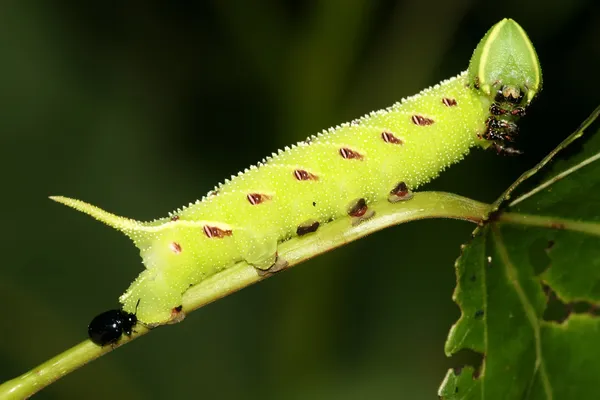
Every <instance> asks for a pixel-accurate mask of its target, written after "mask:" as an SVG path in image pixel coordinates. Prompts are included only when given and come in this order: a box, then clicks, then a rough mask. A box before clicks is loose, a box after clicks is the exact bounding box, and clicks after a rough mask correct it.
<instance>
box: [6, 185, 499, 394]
mask: <svg viewBox="0 0 600 400" xmlns="http://www.w3.org/2000/svg"><path fill="white" fill-rule="evenodd" d="M369 209H370V210H372V211H375V215H374V216H373V217H371V218H369V219H367V220H364V221H362V222H360V223H358V224H357V223H354V224H353V222H356V221H353V220H352V219H350V218H342V219H339V220H336V221H332V222H330V223H328V224H325V225H324V226H322V227H320V228H319V230H318V231H317V232H315V233H312V234H309V235H306V236H303V237H294V238H292V239H290V240H288V241H286V242H284V243H282V244H281V245H280V246H279V248H278V255H279V257H280V259H283V260H285V261H287V262H288V264H287V266H286V269H287V268H289V267H292V266H294V265H296V264H299V263H301V262H302V261H305V260H308V259H310V258H312V257H315V256H317V255H319V254H322V253H325V252H327V251H330V250H333V249H335V248H337V247H339V246H342V245H344V244H346V243H349V242H352V241H354V240H357V239H360V238H362V237H364V236H366V235H369V234H371V233H373V232H376V231H379V230H382V229H384V228H387V227H389V226H392V225H398V224H401V223H405V222H409V221H414V220H419V219H425V218H452V219H459V220H465V221H470V222H475V223H480V222H482V221H483V220H484V219H485V218H486V217H487V215H488V213H489V211H490V210H491V206H490V205H488V204H483V203H479V202H477V201H474V200H471V199H467V198H465V197H461V196H457V195H454V194H450V193H442V192H420V193H415V195H414V197H413V198H412V199H410V200H407V201H403V202H399V203H388V202H385V203H380V204H374V205H373V206H370V207H369ZM271 275H273V274H272V273H266V274H264V273H258V272H257V270H256V269H255V268H254V267H252V266H250V265H248V264H246V263H244V262H240V263H237V264H235V265H234V266H232V267H231V268H227V269H225V270H223V271H222V272H220V273H218V274H216V275H213V276H211V277H210V278H208V279H206V280H204V281H202V282H201V283H199V284H198V285H196V286H194V287H192V288H190V289H189V290H188V291H187V292H186V293H185V294H184V296H183V311H182V314H181V316H182V317H183V316H185V315H186V314H187V313H189V312H191V311H193V310H195V309H197V308H200V307H202V306H204V305H206V304H209V303H212V302H213V301H215V300H218V299H220V298H222V297H225V296H227V295H228V294H231V293H233V292H236V291H238V290H240V289H242V288H244V287H246V286H249V285H251V284H253V283H256V282H258V281H261V280H263V279H265V278H267V277H269V276H271ZM179 321H181V319H178V321H177V322H179ZM150 330H151V329H149V328H148V327H146V326H144V325H143V324H141V323H138V324H137V325H136V327H135V332H134V333H133V334H132V335H131V337H127V336H123V337H122V338H121V339H120V340H119V342H118V343H117V344H116V345H113V346H110V345H109V346H104V347H100V346H97V345H95V344H94V343H92V342H91V341H90V340H86V341H84V342H82V343H79V344H78V345H76V346H74V347H72V348H70V349H68V350H66V351H65V352H63V353H61V354H59V355H57V356H55V357H54V358H52V359H50V360H48V361H46V362H44V363H43V364H41V365H39V366H37V367H35V368H34V369H32V370H30V371H28V372H26V373H25V374H23V375H21V376H19V377H17V378H14V379H12V380H9V381H7V382H4V383H3V384H1V385H0V398H1V399H23V398H27V397H29V396H31V395H33V394H35V393H36V392H38V391H39V390H41V389H43V388H44V387H46V386H48V385H50V384H51V383H53V382H55V381H56V380H58V379H60V378H62V377H63V376H65V375H67V374H68V373H70V372H72V371H74V370H76V369H77V368H79V367H81V366H83V365H85V364H87V363H88V362H90V361H92V360H94V359H96V358H98V357H100V356H102V355H104V354H106V353H109V352H111V351H112V350H114V349H115V348H117V347H120V346H122V345H124V344H126V343H128V342H129V341H131V340H134V339H136V338H138V337H139V336H142V335H144V334H146V333H148V332H149V331H150Z"/></svg>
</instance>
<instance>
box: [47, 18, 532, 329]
mask: <svg viewBox="0 0 600 400" xmlns="http://www.w3.org/2000/svg"><path fill="white" fill-rule="evenodd" d="M541 85H542V76H541V69H540V66H539V60H538V58H537V55H536V53H535V50H534V49H533V45H532V44H531V42H530V40H529V38H528V37H527V34H526V33H525V31H524V30H523V29H522V28H521V27H520V26H519V25H518V24H517V23H516V22H515V21H513V20H510V19H503V20H502V21H500V22H498V23H497V24H496V25H494V26H493V27H492V29H490V30H489V31H488V33H487V34H486V35H485V36H484V38H483V39H482V40H481V42H480V43H479V45H478V46H477V48H476V49H475V51H474V53H473V57H472V58H471V63H470V65H469V70H468V72H464V73H462V74H461V75H459V76H457V77H455V78H452V79H449V80H447V81H444V82H442V83H440V84H439V85H436V86H434V87H432V88H429V89H426V90H424V91H422V92H421V93H419V94H418V95H416V96H413V97H410V98H408V99H404V100H402V101H401V102H399V103H397V104H395V105H394V106H392V107H390V108H388V109H386V110H382V111H377V112H373V113H371V114H369V115H366V116H364V117H362V118H360V119H358V120H355V121H353V122H351V123H348V124H344V125H341V126H339V127H336V128H333V129H330V130H328V131H326V132H323V133H321V134H320V135H318V136H313V137H310V138H309V139H307V140H306V141H304V142H301V143H298V144H296V145H295V146H292V147H291V148H286V149H285V150H283V151H280V152H279V153H278V154H273V156H272V157H269V158H267V159H264V160H263V161H262V162H260V163H259V164H258V165H256V166H253V167H251V168H250V169H248V170H246V171H244V172H243V173H240V174H239V175H237V176H235V177H232V178H231V180H228V181H226V182H225V183H223V184H222V185H220V186H218V187H217V188H215V190H214V191H212V192H210V193H209V194H208V195H207V196H206V197H204V198H203V199H202V200H201V201H197V202H196V203H194V204H190V205H189V206H188V207H187V208H184V209H180V210H177V211H175V212H174V213H172V214H171V215H170V216H169V217H167V218H163V219H160V220H156V221H153V222H148V223H143V222H138V221H135V220H131V219H128V218H123V217H118V216H116V215H113V214H110V213H108V212H106V211H103V210H101V209H99V208H98V207H95V206H92V205H90V204H87V203H84V202H82V201H80V200H74V199H69V198H65V197H53V199H54V200H56V201H59V202H61V203H64V204H66V205H68V206H71V207H73V208H75V209H77V210H80V211H83V212H85V213H87V214H90V215H92V216H93V217H95V218H97V219H99V220H100V221H102V222H105V223H106V224H108V225H110V226H112V227H114V228H116V229H118V230H120V231H122V232H124V233H125V234H127V235H128V236H129V237H130V238H132V239H133V241H134V242H135V244H136V245H137V246H138V247H139V249H140V252H141V256H142V259H143V262H144V265H145V266H146V270H145V271H143V272H142V273H141V274H140V275H139V276H138V278H137V279H136V280H135V281H134V282H133V283H132V284H131V286H130V287H129V289H128V290H127V291H126V292H125V294H124V295H123V296H121V298H120V301H121V303H123V309H124V310H125V311H126V312H129V313H135V312H136V310H137V318H138V320H140V321H142V322H144V323H146V324H152V325H154V324H161V323H166V322H169V321H170V320H173V319H177V312H178V310H180V309H179V308H178V306H179V305H181V302H182V296H183V293H184V292H185V291H186V290H187V289H188V288H189V287H190V286H191V285H195V284H197V283H199V282H201V281H202V280H203V279H205V278H207V277H208V276H211V275H214V274H215V273H217V272H218V271H220V270H223V269H225V268H228V267H230V266H232V265H233V264H234V263H236V262H238V261H246V262H247V263H248V264H250V265H253V266H255V267H256V268H258V269H260V270H267V269H269V268H270V267H271V266H275V268H273V269H271V270H270V271H271V272H273V271H274V270H275V269H276V268H277V267H281V266H282V264H284V261H285V260H277V247H278V245H279V244H280V243H281V242H283V241H285V240H287V239H289V238H291V237H293V236H294V235H304V234H310V233H311V232H314V231H316V230H318V229H319V227H320V226H321V225H322V224H326V223H328V222H330V221H332V220H335V219H339V218H350V219H351V221H352V222H353V223H354V222H357V220H358V221H360V220H361V219H364V218H368V217H369V216H370V215H372V212H371V211H370V210H369V207H370V206H371V205H372V204H373V203H376V202H380V201H392V202H394V201H398V200H402V199H407V198H409V197H410V196H409V189H415V188H417V187H419V186H421V185H423V184H424V183H426V182H428V181H430V180H431V179H433V178H435V177H436V176H437V175H438V174H439V173H440V172H441V171H443V170H444V169H445V168H446V167H448V166H449V165H450V164H452V163H455V162H457V161H459V160H461V159H462V158H463V157H464V156H465V155H466V154H467V152H468V151H469V149H470V148H471V147H473V146H476V145H480V146H482V147H488V146H490V145H493V147H494V148H495V149H496V150H497V151H498V152H505V153H507V154H518V150H515V149H512V148H511V147H508V146H507V144H508V143H510V142H511V141H512V140H513V139H514V137H515V136H516V135H517V134H518V128H517V126H516V124H515V121H516V120H517V119H518V118H519V117H520V116H522V115H524V114H525V109H526V107H527V106H528V105H529V103H530V102H531V100H532V99H533V98H534V97H535V95H536V93H538V92H539V90H541ZM276 261H277V263H276ZM138 302H139V307H136V306H137V304H138Z"/></svg>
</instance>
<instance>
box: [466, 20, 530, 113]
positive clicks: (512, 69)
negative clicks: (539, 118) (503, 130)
mask: <svg viewBox="0 0 600 400" xmlns="http://www.w3.org/2000/svg"><path fill="white" fill-rule="evenodd" d="M469 82H470V84H471V85H472V86H473V87H475V88H476V89H478V90H480V91H481V92H482V94H483V95H485V96H489V97H490V99H491V100H492V101H494V102H496V103H501V104H505V105H506V106H507V107H509V108H511V109H514V108H517V107H527V106H528V105H529V103H531V101H532V100H533V98H534V97H535V95H536V94H537V93H538V92H539V91H540V90H541V88H542V70H541V68H540V63H539V60H538V56H537V54H536V52H535V49H534V48H533V44H532V43H531V41H530V40H529V38H528V37H527V34H526V33H525V31H524V30H523V28H521V26H519V24H517V23H516V22H515V21H513V20H512V19H509V18H505V19H503V20H502V21H500V22H498V23H497V24H496V25H494V26H493V27H492V28H491V29H490V30H489V31H488V33H487V34H486V35H485V36H484V37H483V39H481V42H479V45H478V46H477V48H476V49H475V52H474V53H473V57H472V58H471V63H470V64H469Z"/></svg>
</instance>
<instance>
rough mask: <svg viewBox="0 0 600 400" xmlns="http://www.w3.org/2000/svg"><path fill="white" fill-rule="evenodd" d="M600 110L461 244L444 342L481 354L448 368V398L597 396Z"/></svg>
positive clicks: (444, 390) (450, 349) (451, 350)
mask: <svg viewBox="0 0 600 400" xmlns="http://www.w3.org/2000/svg"><path fill="white" fill-rule="evenodd" d="M599 115H600V107H599V108H598V109H596V110H595V111H594V113H593V114H592V115H591V116H590V117H589V118H588V120H586V122H585V123H584V124H583V125H582V126H581V127H580V128H579V129H578V130H577V132H575V133H574V134H572V135H571V136H569V138H567V139H566V140H565V141H564V142H563V143H562V144H561V145H560V146H558V147H557V148H556V149H555V150H554V151H553V152H552V153H550V154H549V155H548V156H547V157H546V158H545V159H544V160H543V161H542V162H541V163H540V164H538V165H537V166H536V167H535V168H533V169H532V170H530V171H528V172H526V173H525V174H523V176H521V178H519V179H518V180H517V181H516V182H515V184H513V185H512V186H511V187H510V188H509V189H508V190H507V192H506V193H504V195H503V196H502V197H501V198H500V199H499V200H498V202H496V206H497V207H496V211H495V212H494V213H492V214H491V216H490V219H489V220H488V222H487V223H486V224H485V225H484V226H482V227H480V228H478V229H477V230H476V231H475V233H474V237H473V239H472V240H471V242H470V243H469V244H468V245H467V246H465V247H464V248H463V252H462V255H461V257H460V258H459V260H458V261H457V263H456V271H457V287H456V291H455V293H454V300H455V301H456V303H457V304H458V305H459V306H460V308H461V311H462V316H461V318H460V319H459V321H458V322H457V323H456V324H455V325H454V326H453V327H452V329H451V331H450V334H449V336H448V339H447V342H446V347H445V351H446V354H447V355H448V356H451V355H453V354H456V353H457V352H458V351H460V350H463V349H469V350H472V351H475V352H477V353H480V354H481V355H482V356H483V362H482V365H481V366H480V367H479V368H476V367H473V366H468V367H465V368H463V369H462V370H450V371H448V374H447V375H446V378H445V379H444V382H443V383H442V385H441V387H440V389H439V395H440V397H441V398H442V399H483V400H489V399H584V398H600V385H598V383H599V378H600V340H599V339H600V315H599V313H598V312H597V310H598V308H599V307H600V129H599V128H596V129H595V131H594V132H592V131H593V130H591V129H589V127H590V126H591V125H592V123H594V122H595V121H596V120H597V118H598V116H599ZM584 132H585V136H584ZM580 138H582V139H580ZM577 139H579V140H578V141H576V140H577ZM574 142H575V143H574ZM577 146H579V147H580V149H577ZM574 150H575V151H574ZM577 150H579V151H577ZM531 178H533V179H531ZM511 198H514V200H512V201H511V200H510V199H511Z"/></svg>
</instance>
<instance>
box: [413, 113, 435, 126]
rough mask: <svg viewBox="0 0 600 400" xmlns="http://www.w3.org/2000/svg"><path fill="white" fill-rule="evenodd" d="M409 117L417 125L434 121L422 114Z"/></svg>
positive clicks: (430, 123) (429, 123)
mask: <svg viewBox="0 0 600 400" xmlns="http://www.w3.org/2000/svg"><path fill="white" fill-rule="evenodd" d="M410 119H411V120H412V122H413V124H415V125H418V126H427V125H432V124H433V123H434V122H435V121H434V120H432V119H431V118H427V117H424V116H422V115H413V116H412V117H410Z"/></svg>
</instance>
